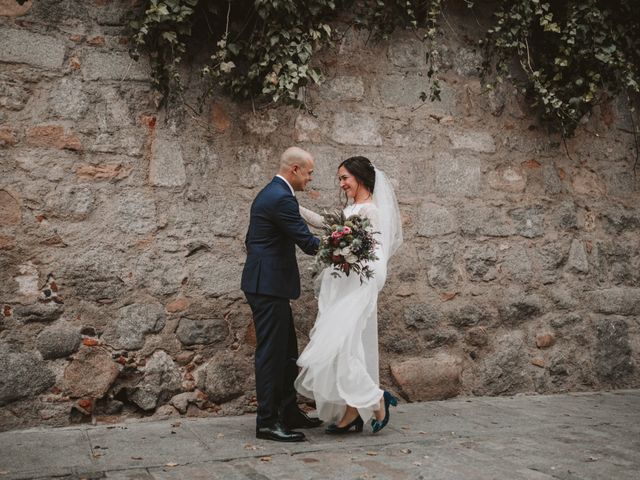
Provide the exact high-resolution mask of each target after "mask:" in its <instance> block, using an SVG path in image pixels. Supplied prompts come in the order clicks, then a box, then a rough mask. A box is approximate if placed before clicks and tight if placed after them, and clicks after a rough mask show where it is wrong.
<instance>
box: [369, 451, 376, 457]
mask: <svg viewBox="0 0 640 480" xmlns="http://www.w3.org/2000/svg"><path fill="white" fill-rule="evenodd" d="M367 455H370V456H372V457H375V456H376V455H378V452H367Z"/></svg>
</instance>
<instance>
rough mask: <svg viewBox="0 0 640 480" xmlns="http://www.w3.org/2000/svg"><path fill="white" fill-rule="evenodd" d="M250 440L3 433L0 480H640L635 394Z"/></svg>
mask: <svg viewBox="0 0 640 480" xmlns="http://www.w3.org/2000/svg"><path fill="white" fill-rule="evenodd" d="M305 433H306V434H307V441H306V442H303V443H292V444H286V443H277V442H269V441H265V440H257V439H256V438H255V418H254V417H253V416H251V415H247V416H240V417H221V418H215V417H214V418H197V419H194V418H178V419H176V418H173V419H169V420H162V421H137V422H132V421H130V422H126V423H121V424H116V425H97V426H90V425H87V426H75V427H66V428H42V429H30V430H19V431H13V432H3V433H0V480H5V479H12V480H19V479H40V480H44V479H53V478H56V479H67V480H79V479H81V478H85V479H94V478H95V479H97V478H107V479H117V480H169V479H171V480H173V479H193V480H199V479H207V480H217V479H224V480H243V479H251V480H276V479H277V480H287V479H290V480H321V479H322V480H324V479H332V478H339V479H347V480H349V479H353V480H365V479H374V478H375V479H376V480H385V479H389V480H402V479H410V480H414V479H415V480H454V479H464V480H488V479H496V480H502V479H504V480H552V479H553V480H578V479H579V480H601V479H607V480H608V479H615V480H639V479H640V475H639V474H638V472H640V390H626V391H614V392H597V393H579V394H565V395H517V396H514V397H498V398H495V397H493V398H489V397H472V398H456V399H452V400H447V401H439V402H424V403H413V404H405V403H403V404H400V405H399V406H398V407H397V408H394V409H392V417H391V423H390V424H389V426H388V427H387V428H385V429H384V430H383V431H381V432H379V433H378V434H372V433H371V431H370V427H368V426H365V431H364V432H363V433H360V434H355V433H352V434H348V435H341V436H335V435H327V434H325V433H324V432H323V429H322V428H317V429H312V430H306V431H305Z"/></svg>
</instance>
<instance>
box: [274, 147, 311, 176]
mask: <svg viewBox="0 0 640 480" xmlns="http://www.w3.org/2000/svg"><path fill="white" fill-rule="evenodd" d="M308 162H313V157H312V156H311V154H310V153H309V152H307V151H306V150H303V149H301V148H299V147H289V148H287V149H286V150H285V151H284V153H283V154H282V156H281V157H280V170H281V171H282V170H283V169H285V170H288V169H290V168H291V167H293V166H294V165H295V164H298V165H300V166H306V165H307V163H308Z"/></svg>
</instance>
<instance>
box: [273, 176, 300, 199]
mask: <svg viewBox="0 0 640 480" xmlns="http://www.w3.org/2000/svg"><path fill="white" fill-rule="evenodd" d="M276 177H278V178H281V179H282V180H284V183H286V184H287V187H289V190H291V195H293V196H294V197H295V196H296V192H294V191H293V187H292V186H291V184H290V183H289V182H287V179H286V178H284V177H283V176H282V175H280V174H278V175H276Z"/></svg>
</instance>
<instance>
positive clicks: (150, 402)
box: [127, 350, 182, 410]
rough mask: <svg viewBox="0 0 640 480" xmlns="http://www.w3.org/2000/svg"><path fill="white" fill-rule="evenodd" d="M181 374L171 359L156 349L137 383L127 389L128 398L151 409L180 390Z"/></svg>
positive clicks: (146, 408) (141, 406)
mask: <svg viewBox="0 0 640 480" xmlns="http://www.w3.org/2000/svg"><path fill="white" fill-rule="evenodd" d="M181 386H182V375H181V374H180V370H179V369H178V366H177V365H176V364H175V363H174V361H173V359H172V358H171V357H170V356H169V355H168V354H167V353H166V352H165V351H163V350H156V351H155V352H154V353H153V355H152V356H151V358H150V359H149V360H148V361H147V364H146V365H145V367H144V374H143V376H142V379H141V380H140V381H139V382H138V384H137V385H136V386H135V387H133V388H131V389H129V390H128V391H127V396H128V398H129V399H130V400H131V401H132V402H133V403H135V404H136V405H138V406H139V407H140V408H142V409H143V410H153V409H154V408H156V406H157V405H161V404H163V403H166V402H167V401H168V400H169V399H170V398H171V397H172V396H173V395H175V394H176V393H177V392H179V391H180V387H181Z"/></svg>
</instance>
